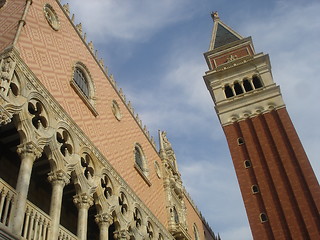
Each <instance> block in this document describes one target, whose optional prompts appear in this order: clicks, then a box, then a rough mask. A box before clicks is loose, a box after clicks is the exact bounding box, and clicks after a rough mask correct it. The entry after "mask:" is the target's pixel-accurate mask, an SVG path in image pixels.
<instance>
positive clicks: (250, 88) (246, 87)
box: [243, 79, 253, 92]
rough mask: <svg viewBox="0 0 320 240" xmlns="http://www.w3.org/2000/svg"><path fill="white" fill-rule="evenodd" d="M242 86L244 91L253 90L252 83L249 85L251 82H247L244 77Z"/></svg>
mask: <svg viewBox="0 0 320 240" xmlns="http://www.w3.org/2000/svg"><path fill="white" fill-rule="evenodd" d="M243 87H244V90H245V91H246V92H249V91H252V90H253V88H252V85H251V83H250V82H249V80H248V79H244V80H243Z"/></svg>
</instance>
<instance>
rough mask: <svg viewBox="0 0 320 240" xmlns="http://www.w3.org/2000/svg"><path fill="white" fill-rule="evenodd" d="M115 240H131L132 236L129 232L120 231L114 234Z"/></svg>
mask: <svg viewBox="0 0 320 240" xmlns="http://www.w3.org/2000/svg"><path fill="white" fill-rule="evenodd" d="M114 238H115V239H119V240H129V239H130V234H129V232H128V231H127V230H119V231H115V232H114Z"/></svg>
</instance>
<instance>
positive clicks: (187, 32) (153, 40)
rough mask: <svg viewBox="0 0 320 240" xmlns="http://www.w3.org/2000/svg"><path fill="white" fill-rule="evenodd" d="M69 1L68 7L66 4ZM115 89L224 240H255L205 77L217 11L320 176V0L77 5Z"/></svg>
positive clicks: (96, 1) (95, 1)
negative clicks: (274, 93)
mask: <svg viewBox="0 0 320 240" xmlns="http://www.w3.org/2000/svg"><path fill="white" fill-rule="evenodd" d="M62 2H63V3H66V1H65V0H64V1H62ZM69 4H70V10H71V13H75V22H76V23H79V22H81V23H82V26H83V29H84V31H85V32H87V39H88V40H89V41H90V40H92V41H93V42H94V45H95V49H98V54H99V58H103V59H104V62H105V65H107V66H108V68H109V72H110V73H112V74H113V75H114V77H115V80H116V81H117V83H118V86H120V87H121V88H123V90H124V93H125V95H126V96H127V99H129V100H130V101H131V102H132V103H133V106H134V108H135V111H136V112H137V113H139V116H140V118H141V119H142V121H143V123H144V124H146V125H147V127H148V129H149V131H150V133H151V134H152V135H153V136H154V137H156V138H157V131H158V129H161V130H165V131H167V136H168V138H169V140H170V141H171V143H172V145H173V147H174V149H175V153H176V156H177V159H178V166H179V169H180V171H181V173H182V178H183V181H184V185H185V186H186V188H187V190H188V192H189V193H190V194H191V196H192V198H193V199H194V201H195V202H196V204H197V205H198V207H199V209H200V210H201V211H202V213H203V215H204V216H205V218H206V220H207V221H208V222H209V224H210V225H211V227H212V229H213V230H214V231H215V232H216V233H218V232H219V233H220V235H221V237H222V239H223V240H231V239H239V240H242V239H251V238H252V236H251V233H250V229H249V225H248V221H247V217H246V214H245V210H244V206H243V203H242V198H241V195H240V192H239V187H238V183H237V180H236V176H235V172H234V169H233V165H232V161H231V158H230V155H229V150H228V148H227V144H226V141H225V137H224V135H223V132H222V129H221V127H220V124H219V121H218V118H217V116H216V114H215V111H214V108H213V102H212V99H211V97H210V95H209V93H208V91H207V89H206V86H205V84H204V81H203V79H202V76H203V75H204V72H205V71H207V70H208V68H207V66H206V63H205V60H204V57H203V53H204V52H206V51H207V50H208V47H209V41H210V37H211V31H212V26H213V23H212V19H211V17H210V12H211V11H218V12H219V15H220V18H221V19H222V21H223V22H224V23H226V24H227V25H229V26H230V27H232V28H233V29H234V30H235V31H237V32H238V33H239V34H240V35H242V36H243V37H247V36H252V38H253V42H254V45H255V49H256V52H257V53H258V52H265V53H269V54H270V58H271V65H272V67H273V77H274V80H275V82H276V83H277V84H279V85H280V86H281V91H282V94H283V98H284V101H285V103H286V104H287V109H288V111H289V114H290V115H291V118H292V120H293V122H294V124H295V126H296V129H297V131H298V134H299V136H300V138H301V140H302V142H303V145H304V147H305V150H306V152H307V154H308V156H309V159H310V161H311V163H312V165H313V167H314V171H315V173H316V174H317V177H318V179H319V178H320V157H319V156H320V154H319V152H318V148H319V143H320V127H319V124H318V122H319V117H320V107H319V105H318V103H319V97H320V84H319V83H318V82H319V80H320V79H319V74H318V72H319V70H320V64H319V63H320V54H319V52H320V51H319V49H320V41H319V39H320V30H319V29H320V15H319V12H320V2H319V1H318V0H279V1H276V0H270V1H262V0H241V1H240V0H238V1H237V0H229V1H223V0H215V1H213V0H210V1H209V0H160V1H159V0H158V1H152V0H136V1H133V0H122V1H116V0H108V1H102V0H91V1H85V0H76V1H75V0H73V1H72V0H70V1H69Z"/></svg>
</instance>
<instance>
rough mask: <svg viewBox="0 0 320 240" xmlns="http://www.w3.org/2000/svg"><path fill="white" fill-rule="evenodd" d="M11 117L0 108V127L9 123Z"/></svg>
mask: <svg viewBox="0 0 320 240" xmlns="http://www.w3.org/2000/svg"><path fill="white" fill-rule="evenodd" d="M11 118H12V115H11V114H10V113H9V112H8V111H7V110H6V109H4V108H3V107H2V106H0V126H2V125H6V124H8V123H10V122H11Z"/></svg>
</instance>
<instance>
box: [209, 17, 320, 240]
mask: <svg viewBox="0 0 320 240" xmlns="http://www.w3.org/2000/svg"><path fill="white" fill-rule="evenodd" d="M212 18H213V20H214V25H213V31H212V38H211V41H210V47H209V51H208V52H206V53H205V54H204V56H205V59H206V61H207V64H208V67H209V71H207V72H206V73H205V76H204V80H205V83H206V85H207V88H208V90H209V92H210V94H211V97H212V99H213V101H214V103H215V109H216V112H217V114H218V116H219V120H220V123H221V125H222V128H223V131H224V133H225V135H226V138H227V142H228V145H229V149H230V153H231V156H232V160H233V164H234V168H235V171H236V174H237V178H238V182H239V185H240V190H241V194H242V198H243V201H244V204H245V208H246V212H247V215H248V219H249V223H250V227H251V231H252V235H253V238H254V239H257V240H262V239H277V240H279V239H301V240H302V239H303V240H306V239H314V240H318V239H320V216H319V211H320V189H319V184H318V181H317V179H316V177H315V174H314V172H313V170H312V167H311V165H310V163H309V160H308V158H307V155H306V153H305V151H304V149H303V146H302V144H301V142H300V140H299V137H298V135H297V133H296V130H295V128H294V126H293V124H292V122H291V120H290V117H289V114H288V112H287V110H286V106H285V104H284V102H283V99H282V96H281V92H280V88H279V86H277V85H276V83H275V82H274V80H273V77H272V73H271V65H270V60H269V56H268V55H267V54H264V53H256V52H255V50H254V46H253V42H252V39H251V37H247V38H243V37H242V36H241V35H239V34H238V33H237V32H235V31H234V30H233V29H231V28H230V27H229V26H227V25H226V24H224V23H223V22H222V21H221V20H220V18H219V16H218V14H217V13H213V14H212Z"/></svg>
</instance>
